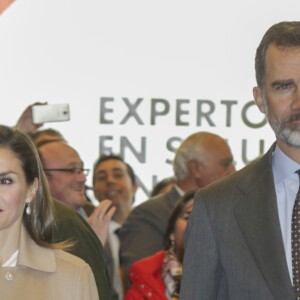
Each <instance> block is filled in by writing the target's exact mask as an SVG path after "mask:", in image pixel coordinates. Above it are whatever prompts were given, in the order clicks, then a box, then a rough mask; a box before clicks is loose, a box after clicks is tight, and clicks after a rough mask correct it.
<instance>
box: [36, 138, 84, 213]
mask: <svg viewBox="0 0 300 300" xmlns="http://www.w3.org/2000/svg"><path fill="white" fill-rule="evenodd" d="M38 150H39V153H40V156H41V159H42V163H43V166H44V171H45V173H46V176H47V179H48V183H49V187H50V191H51V194H52V196H53V197H54V198H56V199H58V200H60V201H62V202H64V203H65V204H67V205H69V206H71V207H72V208H73V209H75V210H76V211H77V212H79V213H80V214H82V211H81V210H82V207H83V206H84V205H86V203H87V199H86V196H85V182H86V176H87V175H88V172H89V170H88V169H84V167H83V162H82V160H81V158H80V156H79V154H78V153H77V151H76V150H75V149H74V148H72V147H71V146H69V145H68V144H66V143H64V142H62V141H52V142H49V143H45V144H44V145H41V146H40V147H39V148H38Z"/></svg>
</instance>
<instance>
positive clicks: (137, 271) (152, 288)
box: [125, 251, 168, 300]
mask: <svg viewBox="0 0 300 300" xmlns="http://www.w3.org/2000/svg"><path fill="white" fill-rule="evenodd" d="M164 257H165V251H159V252H157V253H156V254H154V255H152V256H149V257H147V258H144V259H142V260H139V261H137V262H135V263H133V264H132V266H131V268H130V272H129V279H130V281H131V282H132V285H131V287H130V289H129V290H128V291H127V293H126V295H125V300H143V299H147V300H149V299H152V300H168V298H167V297H166V295H165V291H166V286H165V283H164V281H163V278H162V267H163V261H164Z"/></svg>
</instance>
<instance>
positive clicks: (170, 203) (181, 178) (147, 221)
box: [119, 132, 235, 286]
mask: <svg viewBox="0 0 300 300" xmlns="http://www.w3.org/2000/svg"><path fill="white" fill-rule="evenodd" d="M173 169H174V173H175V176H176V183H175V187H173V188H172V189H171V190H170V192H168V193H167V194H165V195H159V196H157V197H154V198H150V199H149V200H147V201H145V202H144V203H142V204H140V205H138V206H137V207H135V208H134V209H133V211H132V212H131V213H130V214H129V217H128V218H127V220H126V222H125V223H124V225H123V226H122V228H121V229H120V233H119V236H120V241H121V248H120V250H121V251H120V255H121V265H122V267H123V272H125V274H127V273H128V270H129V267H130V265H131V264H132V263H133V262H134V261H137V260H139V259H141V258H144V257H146V256H149V255H152V254H154V253H155V252H157V251H159V250H161V249H163V247H164V234H165V230H166V226H167V221H168V218H169V217H170V215H171V212H172V210H173V208H174V206H175V203H176V202H177V200H178V199H179V197H180V196H181V195H183V194H184V193H186V192H188V191H190V190H193V189H196V188H199V187H203V186H205V185H207V184H209V183H211V182H213V181H216V180H217V179H220V178H222V177H224V176H226V175H228V174H230V173H232V172H233V171H235V168H234V165H233V157H232V153H231V150H230V148H229V146H228V144H227V142H226V141H225V140H224V139H223V138H221V137H220V136H218V135H216V134H213V133H210V132H197V133H194V134H192V135H190V136H189V137H187V138H186V139H185V140H184V141H183V142H182V143H181V145H180V146H179V148H178V149H177V150H176V154H175V158H174V161H173ZM125 277H126V278H128V276H127V275H125ZM126 284H127V286H128V285H129V282H127V283H126Z"/></svg>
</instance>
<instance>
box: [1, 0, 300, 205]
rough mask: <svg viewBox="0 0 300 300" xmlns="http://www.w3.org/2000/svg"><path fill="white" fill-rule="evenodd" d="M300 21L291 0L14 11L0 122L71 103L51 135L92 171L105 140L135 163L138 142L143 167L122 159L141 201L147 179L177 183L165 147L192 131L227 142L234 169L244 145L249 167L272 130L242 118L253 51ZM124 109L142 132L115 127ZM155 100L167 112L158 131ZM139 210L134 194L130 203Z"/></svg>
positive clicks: (35, 2) (18, 7)
mask: <svg viewBox="0 0 300 300" xmlns="http://www.w3.org/2000/svg"><path fill="white" fill-rule="evenodd" d="M299 10H300V2H299V1H298V0H286V1H285V2H284V4H283V3H282V2H281V1H271V0H267V1H258V0H252V1H237V0H236V1H235V0H229V1H210V2H207V1H206V2H204V1H200V0H199V1H176V0H173V1H169V0H167V1H161V0H160V1H147V2H146V1H135V0H129V1H127V0H126V1H124V0H123V1H110V2H108V1H101V0H98V1H96V0H88V1H84V2H82V1H79V0H72V1H66V0H65V1H57V0H52V1H43V0H27V1H16V2H15V3H14V4H13V5H12V6H11V7H9V9H8V10H7V11H5V13H4V14H3V15H1V17H0V87H1V88H0V103H1V109H0V120H1V121H0V122H1V123H3V124H8V125H13V124H14V123H15V122H16V120H17V118H18V116H19V115H20V113H21V112H22V111H23V109H24V108H25V107H26V106H27V105H29V104H31V103H33V102H35V101H48V102H49V103H65V102H66V103H69V104H70V107H71V121H70V122H65V123H52V124H49V125H47V127H50V126H51V127H53V128H56V129H59V130H60V131H61V132H62V133H63V134H64V135H65V137H66V138H67V139H68V140H69V142H70V144H71V145H73V146H74V147H75V148H76V149H77V150H78V151H79V153H80V155H81V156H82V158H83V160H84V161H85V164H86V166H87V167H89V168H92V165H93V162H94V161H95V159H96V158H97V157H98V155H99V138H100V136H101V137H102V138H103V137H104V136H106V137H107V136H109V137H111V138H112V140H111V141H109V140H108V141H106V142H105V146H106V147H111V148H112V150H113V151H114V152H116V153H118V152H119V151H120V149H119V148H120V139H121V137H126V138H127V139H128V140H129V141H130V143H132V144H133V147H134V148H135V149H136V151H137V152H139V151H141V141H142V140H143V138H144V141H145V149H146V150H145V151H146V152H145V153H140V158H141V157H143V158H144V159H145V162H144V163H140V162H139V161H138V159H137V158H136V156H135V155H133V154H132V152H131V151H130V150H128V149H126V150H125V159H126V160H127V161H128V162H129V163H130V164H132V165H133V166H134V169H135V170H136V173H137V175H138V176H139V177H140V178H141V180H142V182H143V183H144V185H145V187H146V188H147V189H151V185H152V178H153V176H157V178H158V179H161V178H163V177H165V176H169V175H171V174H172V168H171V165H170V164H168V163H166V160H172V158H173V156H174V155H173V152H172V151H170V150H168V149H167V146H166V144H167V141H168V140H169V139H170V138H172V137H179V138H185V137H187V136H188V135H189V134H191V133H193V132H195V131H199V130H206V131H212V132H214V133H218V134H220V135H221V136H223V137H224V138H226V139H228V142H229V144H230V146H231V148H232V150H233V153H234V157H235V160H236V162H237V167H238V168H241V167H242V166H244V164H245V162H244V161H243V159H242V144H243V140H244V143H247V148H246V150H245V151H246V156H247V159H248V160H250V159H253V158H255V157H256V156H257V155H258V154H259V153H260V152H259V143H263V145H264V148H263V151H266V149H267V148H268V147H269V146H270V144H271V143H272V142H273V140H274V136H273V133H272V131H271V130H270V129H269V127H268V125H266V126H263V127H262V128H257V129H254V128H250V127H249V126H247V125H246V124H245V122H244V121H243V119H242V116H241V114H242V111H243V108H245V105H246V104H247V103H248V102H249V101H251V100H252V99H253V97H252V87H253V86H254V85H255V76H254V55H255V50H256V47H257V45H258V43H259V41H260V39H261V37H262V35H263V33H264V32H265V31H266V29H267V28H268V27H269V26H271V25H272V24H273V23H275V22H279V21H282V20H297V19H298V18H299ZM101 98H110V100H106V101H107V102H106V104H105V107H106V109H108V110H111V112H110V111H106V112H104V111H103V110H102V114H103V117H104V119H105V120H106V122H104V121H102V122H101V123H100V99H101ZM124 98H126V99H127V101H128V102H129V103H131V105H133V103H136V101H137V99H139V98H142V100H140V101H141V102H140V104H139V105H138V106H137V108H136V114H137V115H138V117H139V118H140V119H139V122H140V123H143V124H142V125H141V124H139V123H138V122H137V118H134V117H132V116H131V117H129V119H128V121H127V122H125V124H123V125H121V124H120V122H121V121H122V120H123V119H124V118H125V116H126V114H127V113H128V105H126V100H124ZM153 99H164V100H165V101H164V103H166V102H167V103H168V104H169V108H170V110H169V113H168V114H166V115H164V116H161V117H157V118H156V124H155V125H151V119H150V117H151V103H154V101H155V100H153ZM183 100H184V101H183ZM202 100H209V101H210V102H209V103H210V104H212V103H214V104H215V111H214V112H212V113H211V114H210V119H211V120H212V122H213V123H214V125H215V126H211V125H210V124H209V123H208V122H207V121H205V119H202V124H201V126H197V122H196V118H197V104H198V103H200V102H201V101H202ZM222 101H223V102H222ZM224 101H225V102H224ZM229 101H234V102H232V103H234V104H232V106H229V103H231V102H229ZM102 103H104V102H102ZM176 105H178V107H177V110H176ZM229 107H230V108H231V110H230V111H229ZM163 108H164V106H162V104H161V105H159V106H157V107H156V109H157V110H162V109H163ZM205 109H208V106H204V107H203V112H207V111H206V110H205ZM246 112H247V113H246V117H247V119H248V120H249V121H251V122H253V123H259V122H261V121H262V120H263V117H264V116H263V115H261V114H260V112H259V111H258V109H257V108H256V107H254V106H252V107H250V108H249V109H248V110H247V111H246ZM229 116H230V119H228V117H229ZM176 117H177V119H178V121H179V122H181V123H182V125H179V124H176ZM108 121H111V122H112V123H113V124H105V123H107V122H108ZM228 122H229V123H228ZM175 146H176V144H175V143H173V144H172V147H175ZM88 181H89V182H90V177H89V178H88ZM145 199H146V195H145V193H144V192H143V191H142V190H141V189H140V191H139V193H138V196H137V203H139V202H141V201H143V200H145Z"/></svg>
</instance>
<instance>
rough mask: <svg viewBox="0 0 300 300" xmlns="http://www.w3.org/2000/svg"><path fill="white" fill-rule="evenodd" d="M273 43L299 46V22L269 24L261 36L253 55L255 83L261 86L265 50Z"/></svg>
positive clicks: (282, 46) (285, 46) (281, 46)
mask: <svg viewBox="0 0 300 300" xmlns="http://www.w3.org/2000/svg"><path fill="white" fill-rule="evenodd" d="M271 44H273V45H275V46H277V47H279V48H282V49H285V48H290V47H291V48H292V47H300V22H298V21H294V22H280V23H277V24H274V25H273V26H271V27H270V28H269V29H268V30H267V32H266V33H265V35H264V36H263V38H262V40H261V42H260V44H259V46H258V48H257V50H256V56H255V73H256V82H257V85H258V86H259V87H260V88H262V87H263V80H264V76H265V71H266V65H265V62H266V52H267V49H268V47H269V46H270V45H271Z"/></svg>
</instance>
